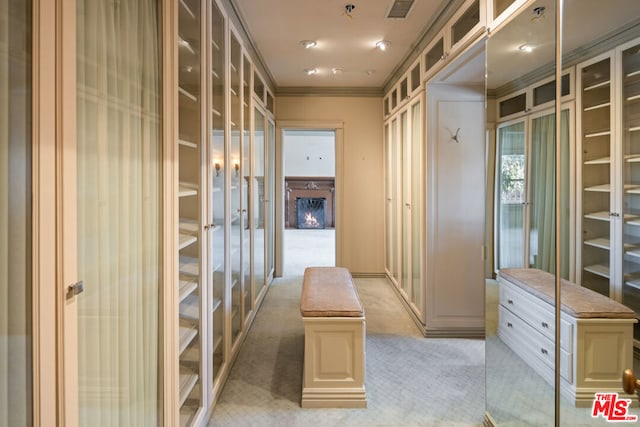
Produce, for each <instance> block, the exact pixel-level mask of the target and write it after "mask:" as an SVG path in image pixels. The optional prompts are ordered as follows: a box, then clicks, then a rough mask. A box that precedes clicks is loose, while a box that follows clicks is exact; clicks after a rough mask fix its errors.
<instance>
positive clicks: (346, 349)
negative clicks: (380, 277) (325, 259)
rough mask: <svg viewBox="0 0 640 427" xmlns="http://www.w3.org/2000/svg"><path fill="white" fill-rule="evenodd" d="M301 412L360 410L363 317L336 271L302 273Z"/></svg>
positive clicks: (346, 276)
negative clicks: (302, 346)
mask: <svg viewBox="0 0 640 427" xmlns="http://www.w3.org/2000/svg"><path fill="white" fill-rule="evenodd" d="M300 313H301V314H302V320H303V322H304V369H303V371H304V372H303V384H302V407H303V408H366V406H367V398H366V393H365V388H364V376H365V315H364V309H363V307H362V304H361V303H360V299H359V298H358V292H357V291H356V287H355V285H354V283H353V280H352V278H351V273H350V272H349V270H347V269H346V268H341V267H309V268H307V269H306V270H305V272H304V280H303V283H302V296H301V298H300Z"/></svg>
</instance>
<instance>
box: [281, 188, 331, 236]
mask: <svg viewBox="0 0 640 427" xmlns="http://www.w3.org/2000/svg"><path fill="white" fill-rule="evenodd" d="M284 186H285V205H286V207H287V208H286V209H285V215H284V226H285V228H296V197H318V198H325V199H327V205H326V207H327V210H326V213H325V221H326V226H327V228H334V227H335V220H334V218H335V208H334V206H335V178H333V177H324V176H321V177H318V176H296V177H285V179H284Z"/></svg>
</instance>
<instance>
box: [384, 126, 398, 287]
mask: <svg viewBox="0 0 640 427" xmlns="http://www.w3.org/2000/svg"><path fill="white" fill-rule="evenodd" d="M398 139H399V138H398V119H393V120H392V121H391V125H390V132H389V153H388V154H389V155H388V157H387V158H388V160H389V164H388V171H389V175H390V182H389V186H390V188H389V193H388V196H387V197H388V198H389V199H390V200H389V201H388V203H389V215H388V216H387V219H388V221H389V222H388V225H389V237H390V241H389V242H388V243H389V244H388V247H387V250H388V251H389V254H390V256H389V258H390V262H391V264H390V265H389V270H390V271H389V273H390V274H391V278H392V279H393V280H394V281H395V283H396V284H400V279H401V277H400V259H401V257H400V244H399V243H400V238H399V237H400V231H399V227H400V218H401V216H400V213H401V207H400V203H401V187H400V183H401V182H402V176H401V175H400V159H401V149H402V147H401V146H400V143H399V141H398Z"/></svg>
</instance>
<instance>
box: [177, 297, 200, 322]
mask: <svg viewBox="0 0 640 427" xmlns="http://www.w3.org/2000/svg"><path fill="white" fill-rule="evenodd" d="M180 318H181V319H184V320H188V321H191V322H194V323H195V322H198V320H200V298H198V296H197V295H195V294H191V295H189V296H188V297H186V298H185V299H184V300H183V301H182V302H181V303H180Z"/></svg>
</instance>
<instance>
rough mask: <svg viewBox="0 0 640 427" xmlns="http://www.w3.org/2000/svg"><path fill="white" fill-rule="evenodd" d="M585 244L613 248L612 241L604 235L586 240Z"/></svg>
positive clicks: (607, 248)
mask: <svg viewBox="0 0 640 427" xmlns="http://www.w3.org/2000/svg"><path fill="white" fill-rule="evenodd" d="M584 244H585V245H589V246H593V247H594V248H600V249H606V250H609V249H611V241H610V240H609V239H606V238H603V237H599V238H596V239H590V240H585V241H584Z"/></svg>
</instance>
